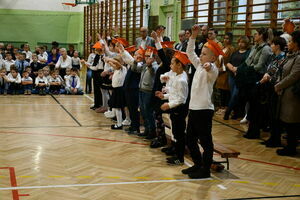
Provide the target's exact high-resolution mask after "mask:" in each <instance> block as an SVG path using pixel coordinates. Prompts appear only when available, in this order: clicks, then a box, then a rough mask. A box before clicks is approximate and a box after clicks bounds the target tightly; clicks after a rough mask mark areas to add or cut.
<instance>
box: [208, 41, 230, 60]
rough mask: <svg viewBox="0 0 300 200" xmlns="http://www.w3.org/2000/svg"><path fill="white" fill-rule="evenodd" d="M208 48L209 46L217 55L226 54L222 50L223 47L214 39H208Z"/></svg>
mask: <svg viewBox="0 0 300 200" xmlns="http://www.w3.org/2000/svg"><path fill="white" fill-rule="evenodd" d="M204 46H206V47H207V48H209V49H210V50H211V51H212V52H213V53H214V54H215V56H217V57H218V56H219V55H222V56H225V54H224V52H223V51H222V49H221V47H220V46H219V45H218V43H216V42H215V41H213V40H209V39H207V42H206V43H205V45H204Z"/></svg>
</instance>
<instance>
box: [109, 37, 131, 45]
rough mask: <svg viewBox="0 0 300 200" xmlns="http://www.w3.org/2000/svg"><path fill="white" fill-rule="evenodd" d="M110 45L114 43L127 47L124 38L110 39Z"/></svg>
mask: <svg viewBox="0 0 300 200" xmlns="http://www.w3.org/2000/svg"><path fill="white" fill-rule="evenodd" d="M112 43H114V44H116V43H120V44H122V45H123V46H124V47H128V46H129V42H128V41H127V40H126V39H124V38H113V39H112Z"/></svg>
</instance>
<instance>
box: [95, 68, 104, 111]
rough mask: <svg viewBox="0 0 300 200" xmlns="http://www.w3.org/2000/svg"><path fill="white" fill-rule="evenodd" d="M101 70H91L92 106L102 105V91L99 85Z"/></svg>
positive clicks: (100, 82)
mask: <svg viewBox="0 0 300 200" xmlns="http://www.w3.org/2000/svg"><path fill="white" fill-rule="evenodd" d="M102 72H103V70H97V71H93V72H92V77H93V87H94V106H95V107H96V108H99V107H100V106H102V93H101V90H100V88H101V85H102V77H101V73H102Z"/></svg>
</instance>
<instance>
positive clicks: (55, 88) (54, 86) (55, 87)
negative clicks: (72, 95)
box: [49, 85, 61, 92]
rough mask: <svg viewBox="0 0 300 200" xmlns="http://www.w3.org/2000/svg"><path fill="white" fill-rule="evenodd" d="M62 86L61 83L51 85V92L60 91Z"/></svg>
mask: <svg viewBox="0 0 300 200" xmlns="http://www.w3.org/2000/svg"><path fill="white" fill-rule="evenodd" d="M60 88H61V86H60V85H50V88H49V90H50V92H59V91H60Z"/></svg>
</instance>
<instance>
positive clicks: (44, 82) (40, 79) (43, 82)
mask: <svg viewBox="0 0 300 200" xmlns="http://www.w3.org/2000/svg"><path fill="white" fill-rule="evenodd" d="M35 86H36V91H37V92H38V93H39V94H40V95H46V93H47V92H46V87H47V86H48V79H47V78H46V77H45V76H44V72H43V70H42V69H40V70H39V71H38V76H37V77H36V79H35Z"/></svg>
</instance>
